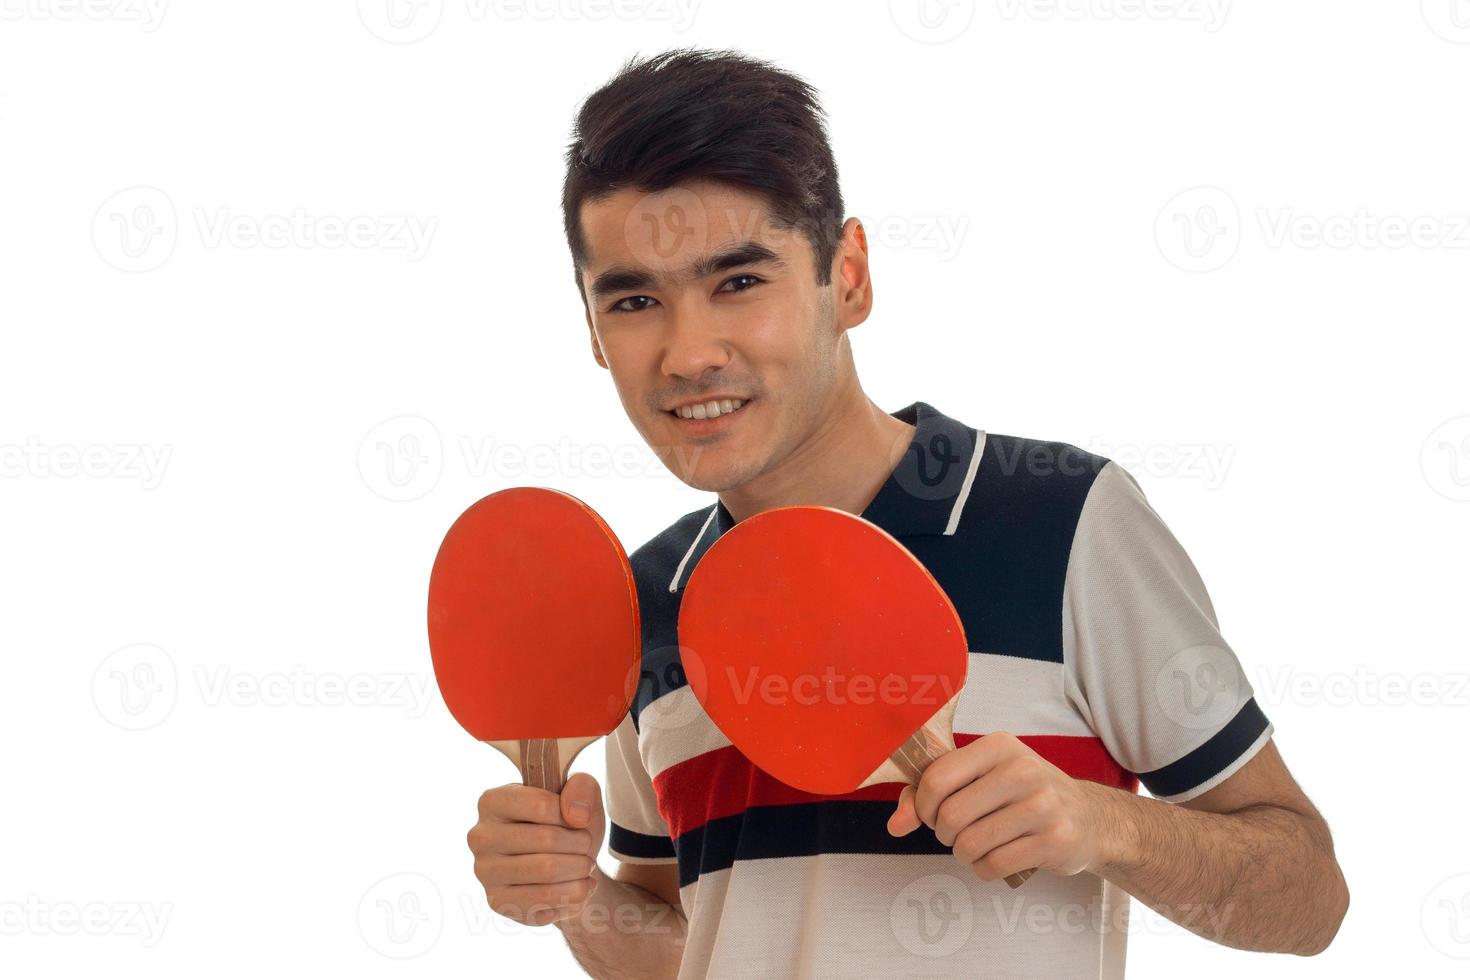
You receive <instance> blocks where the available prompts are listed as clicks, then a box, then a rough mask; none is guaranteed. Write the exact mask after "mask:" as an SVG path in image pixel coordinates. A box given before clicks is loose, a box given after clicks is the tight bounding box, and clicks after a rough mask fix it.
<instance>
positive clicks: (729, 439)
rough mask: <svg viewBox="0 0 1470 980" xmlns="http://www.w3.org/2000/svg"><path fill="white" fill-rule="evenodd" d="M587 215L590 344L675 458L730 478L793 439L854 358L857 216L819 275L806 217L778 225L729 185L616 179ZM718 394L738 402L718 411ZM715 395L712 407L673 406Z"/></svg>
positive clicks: (862, 299) (651, 434)
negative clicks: (688, 412)
mask: <svg viewBox="0 0 1470 980" xmlns="http://www.w3.org/2000/svg"><path fill="white" fill-rule="evenodd" d="M581 222H582V233H583V236H584V239H585V241H586V243H587V251H588V258H587V264H586V267H585V268H583V270H582V273H581V274H582V288H583V291H584V295H585V296H586V300H587V322H588V326H589V328H590V329H591V333H592V349H593V356H594V357H595V358H596V359H597V362H598V364H600V365H602V366H603V367H605V368H607V369H608V370H609V371H610V372H611V373H612V377H613V383H614V385H615V386H616V387H617V390H618V397H619V398H620V399H621V400H622V403H623V408H624V410H625V411H626V412H627V413H628V417H629V418H630V419H631V420H632V421H633V424H634V426H635V427H636V428H637V429H638V431H639V433H641V434H642V436H643V438H644V439H645V440H646V441H647V442H648V444H649V446H650V447H652V448H653V449H654V451H655V452H656V453H658V454H659V455H660V457H661V458H662V459H663V460H664V462H665V464H666V465H667V466H668V467H669V468H670V470H672V471H673V472H674V474H675V475H676V476H678V477H679V478H680V479H681V480H683V481H684V482H685V483H688V484H689V485H690V486H693V487H696V488H698V489H701V490H714V491H719V490H726V489H730V488H734V487H738V486H741V485H742V484H744V483H747V482H749V481H750V480H752V479H754V478H755V477H757V476H759V475H760V474H761V473H763V472H765V471H767V470H768V469H770V468H771V467H773V466H774V465H776V464H778V463H779V462H780V461H781V460H783V459H785V458H786V456H787V455H788V454H789V453H791V452H792V451H793V449H795V448H796V447H798V446H800V445H801V443H802V440H803V439H804V438H806V437H807V436H808V434H809V433H810V431H811V429H812V427H813V426H814V424H815V421H816V420H817V419H818V418H820V416H821V409H822V403H823V400H824V399H826V398H827V397H829V395H830V393H831V391H832V389H833V387H834V385H835V384H836V382H837V381H838V380H839V378H840V377H841V376H842V375H841V372H842V371H843V370H850V367H848V365H850V364H851V357H850V353H849V352H848V351H847V350H846V347H845V345H843V344H841V343H840V341H841V340H842V333H843V331H845V330H846V329H847V328H848V327H851V326H855V325H856V324H857V323H860V322H862V320H863V319H865V318H866V316H867V310H868V306H869V303H870V298H869V293H868V290H867V288H866V283H867V274H866V241H865V240H864V239H863V235H862V230H861V226H860V225H858V223H857V221H856V219H854V220H852V221H850V222H848V224H847V226H846V228H845V229H844V233H845V237H844V240H843V241H842V242H841V243H840V244H839V246H838V252H837V255H836V256H835V258H834V261H833V268H832V270H831V272H832V276H831V283H830V284H829V285H827V286H819V285H818V284H817V275H816V268H815V265H814V262H815V257H814V253H813V251H812V247H811V245H810V243H809V242H808V240H807V238H806V237H804V236H803V235H802V234H801V232H800V230H798V229H794V228H792V229H782V228H777V227H775V226H774V225H773V223H772V222H771V219H770V217H769V212H768V210H767V208H766V206H765V202H764V200H763V199H762V198H761V196H760V195H758V194H755V193H752V192H749V191H744V190H741V189H738V188H734V187H731V186H729V185H725V184H719V183H714V182H708V181H700V182H692V183H688V184H682V185H679V186H677V187H673V188H670V189H668V190H665V191H660V192H657V193H653V194H646V193H643V192H641V191H637V190H622V191H618V192H616V193H614V194H613V195H611V196H609V197H606V198H603V199H601V200H598V201H595V202H589V203H586V204H584V205H583V206H582V211H581ZM833 223H834V224H835V219H834V222H833ZM824 231H825V230H824ZM825 233H827V234H832V235H836V234H838V232H837V230H836V229H835V228H834V229H832V230H830V231H825ZM853 252H857V253H859V254H858V256H857V261H858V263H859V264H860V266H861V275H860V276H859V277H858V278H859V279H860V281H861V287H860V288H859V289H857V290H854V289H853V287H852V283H851V282H850V281H849V279H850V278H851V273H852V269H851V266H852V264H853V262H854V257H853V255H852V254H851V253H853ZM856 294H861V295H856ZM726 399H735V400H744V404H743V405H741V407H739V408H738V409H736V410H735V411H734V412H733V413H729V414H726V413H725V404H726ZM711 400H714V401H717V402H719V404H720V410H721V414H720V415H719V417H718V418H709V417H706V418H705V419H703V420H700V419H693V420H686V419H683V418H680V417H679V416H678V415H677V414H676V413H674V412H672V411H670V409H673V408H675V407H676V406H682V405H690V404H692V403H696V402H697V403H706V402H708V401H711Z"/></svg>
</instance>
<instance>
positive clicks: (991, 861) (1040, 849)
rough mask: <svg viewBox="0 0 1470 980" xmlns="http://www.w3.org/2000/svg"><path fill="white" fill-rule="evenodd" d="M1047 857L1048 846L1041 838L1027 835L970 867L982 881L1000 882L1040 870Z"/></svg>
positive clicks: (996, 849) (1000, 847)
mask: <svg viewBox="0 0 1470 980" xmlns="http://www.w3.org/2000/svg"><path fill="white" fill-rule="evenodd" d="M1045 856H1046V844H1045V843H1044V842H1043V841H1042V839H1041V838H1040V837H1036V836H1032V835H1027V836H1025V837H1018V838H1017V839H1015V840H1013V841H1011V842H1009V843H1007V844H1002V845H1001V846H999V847H997V848H995V849H994V850H992V851H991V852H990V853H988V854H986V855H984V856H983V857H981V858H980V859H979V860H977V861H975V862H974V863H972V864H971V865H970V867H971V868H973V869H974V870H975V876H976V877H977V878H979V879H980V880H981V881H999V880H1000V879H1002V878H1006V877H1009V876H1010V875H1013V874H1015V873H1016V872H1018V871H1026V870H1029V869H1031V868H1040V867H1042V865H1043V862H1044V859H1045Z"/></svg>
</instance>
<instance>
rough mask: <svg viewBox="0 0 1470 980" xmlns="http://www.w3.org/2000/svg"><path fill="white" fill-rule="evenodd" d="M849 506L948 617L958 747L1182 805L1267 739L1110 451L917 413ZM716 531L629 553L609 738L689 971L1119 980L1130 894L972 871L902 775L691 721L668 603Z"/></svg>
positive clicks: (608, 785)
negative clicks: (956, 645)
mask: <svg viewBox="0 0 1470 980" xmlns="http://www.w3.org/2000/svg"><path fill="white" fill-rule="evenodd" d="M892 414H893V415H894V416H895V417H896V418H899V419H902V420H903V421H905V422H908V423H910V424H912V425H914V426H915V427H916V428H915V431H914V434H913V438H912V440H911V442H910V445H909V448H908V451H907V452H906V454H905V455H904V457H903V458H902V460H901V461H900V462H899V463H898V464H897V466H896V467H895V468H894V470H893V472H892V473H890V475H889V477H888V479H887V481H886V482H885V483H884V484H883V486H882V487H881V489H880V490H879V491H878V494H877V496H876V497H875V498H874V499H873V501H872V502H871V503H870V504H869V505H868V507H867V509H866V510H864V511H863V514H862V516H863V517H864V518H866V519H867V520H869V521H872V522H873V523H875V524H877V525H878V526H879V527H881V528H883V529H884V530H886V531H887V532H888V533H889V534H891V535H893V536H894V537H895V538H897V539H898V540H899V541H900V542H902V543H903V544H904V546H905V547H907V548H908V549H909V550H910V551H911V552H912V553H913V554H914V555H915V557H917V558H918V559H919V560H920V561H921V562H923V563H924V565H925V566H926V567H927V568H928V569H929V571H930V573H931V574H932V575H933V576H934V578H935V579H936V580H937V581H938V582H939V584H940V586H942V587H943V589H944V590H945V592H946V593H947V594H948V595H949V598H950V600H951V601H952V602H953V603H954V606H955V608H956V610H957V611H958V613H959V615H960V619H961V621H962V623H963V625H964V630H965V637H966V640H967V644H968V648H969V651H970V664H969V674H968V676H967V679H966V682H965V686H964V688H963V689H962V690H961V692H960V698H959V702H958V706H957V709H956V712H955V718H954V731H955V743H956V744H957V745H960V746H963V745H965V744H967V743H969V742H971V741H973V740H974V739H976V738H979V737H980V736H981V735H984V734H986V733H988V732H993V731H1006V732H1010V733H1011V734H1013V735H1016V736H1018V737H1019V738H1020V739H1021V741H1022V742H1024V743H1025V744H1027V745H1028V746H1030V747H1031V748H1032V749H1033V750H1035V751H1036V752H1037V753H1038V754H1039V755H1041V756H1042V757H1044V758H1046V759H1047V760H1048V761H1050V762H1051V763H1052V764H1054V765H1056V766H1057V767H1058V768H1060V769H1062V770H1063V771H1065V772H1067V773H1068V774H1070V775H1072V776H1074V777H1077V778H1081V779H1090V780H1094V781H1096V782H1099V783H1103V784H1105V785H1108V786H1114V787H1118V788H1120V789H1123V790H1127V791H1130V792H1136V791H1137V789H1138V787H1139V785H1140V784H1142V786H1143V787H1144V788H1145V789H1147V790H1148V791H1149V793H1151V794H1152V795H1154V796H1155V797H1158V798H1160V799H1163V800H1167V801H1173V802H1178V801H1183V800H1187V799H1190V798H1191V797H1194V796H1196V795H1198V794H1200V793H1203V792H1204V791H1206V790H1208V789H1209V788H1211V787H1213V786H1214V785H1216V784H1217V783H1219V782H1220V781H1221V780H1223V779H1225V778H1226V777H1227V776H1229V775H1230V774H1231V773H1233V772H1235V771H1236V770H1237V769H1238V768H1240V767H1241V766H1242V765H1244V764H1245V762H1246V761H1247V760H1248V759H1250V758H1251V756H1253V755H1254V754H1255V753H1256V751H1257V750H1258V749H1259V748H1260V747H1261V746H1262V745H1263V744H1265V742H1266V740H1267V739H1268V738H1269V737H1270V736H1271V732H1272V727H1271V724H1270V722H1269V721H1268V720H1267V719H1266V717H1265V715H1264V714H1263V713H1262V711H1261V709H1260V708H1259V707H1258V706H1257V704H1256V702H1255V699H1254V697H1253V692H1252V690H1251V688H1250V685H1249V684H1248V682H1247V681H1246V679H1245V676H1244V673H1243V672H1242V670H1241V668H1240V664H1239V662H1238V661H1237V659H1236V657H1235V654H1234V653H1233V652H1232V651H1231V649H1230V647H1229V646H1228V645H1227V644H1226V642H1225V640H1224V639H1223V638H1222V636H1221V635H1220V631H1219V629H1218V626H1217V623H1216V618H1215V612H1214V608H1213V607H1212V605H1211V603H1210V599H1209V596H1208V595H1207V594H1206V592H1205V587H1204V584H1203V582H1202V581H1201V580H1200V577H1199V575H1198V573H1197V572H1196V571H1195V568H1194V566H1193V564H1192V563H1191V562H1190V560H1189V558H1188V556H1187V555H1186V554H1185V553H1184V550H1183V549H1182V548H1181V547H1180V545H1179V543H1178V542H1177V541H1176V540H1175V538H1174V536H1173V535H1172V534H1171V533H1170V532H1169V530H1168V528H1167V527H1166V526H1165V525H1164V522H1163V521H1162V520H1161V519H1160V518H1159V516H1158V515H1157V514H1156V513H1155V512H1154V510H1153V509H1152V508H1151V507H1150V506H1149V504H1148V503H1147V501H1146V500H1145V498H1144V495H1143V493H1142V491H1141V490H1140V489H1139V486H1138V484H1137V483H1136V482H1135V481H1134V479H1133V477H1132V476H1130V475H1129V474H1128V472H1127V471H1126V470H1124V469H1122V468H1121V467H1120V466H1119V465H1118V464H1117V463H1115V462H1112V461H1110V460H1108V459H1105V458H1103V457H1100V456H1096V455H1094V454H1091V453H1087V452H1084V451H1083V450H1081V449H1078V448H1077V447H1075V446H1071V445H1067V444H1065V443H1056V442H1040V441H1035V440H1030V439H1022V438H1017V437H1014V436H1005V435H998V434H995V433H986V432H984V431H978V430H976V429H973V428H970V427H969V426H967V425H964V424H963V423H961V422H959V421H957V420H956V419H954V418H951V417H949V416H947V415H945V414H943V413H942V412H940V411H938V410H937V409H935V408H934V407H933V406H931V405H929V404H927V403H925V402H915V403H914V404H912V405H909V406H908V407H907V408H903V409H900V410H899V411H896V412H893V413H892ZM733 525H734V521H733V519H732V518H731V515H730V513H729V511H728V510H726V509H725V506H724V504H722V503H720V502H719V501H718V500H717V501H716V502H715V504H714V505H712V506H707V507H703V508H701V509H699V510H696V511H693V512H691V513H689V514H686V515H684V516H683V517H682V518H680V519H679V520H678V521H676V522H674V524H673V525H671V526H670V527H668V528H667V529H666V530H664V531H662V532H661V533H659V534H658V535H657V536H655V537H654V538H653V539H652V540H650V541H649V542H647V543H646V544H644V545H643V546H642V547H641V548H639V549H638V550H637V551H636V552H634V553H633V555H632V556H631V561H632V565H633V571H634V575H635V578H636V581H637V587H638V601H639V603H640V610H641V619H642V629H643V664H642V676H641V681H640V685H639V689H638V692H637V696H636V698H635V699H634V703H633V706H632V708H631V709H630V710H629V713H628V716H627V717H626V718H624V719H623V722H622V724H621V725H620V726H619V727H618V728H617V730H616V731H615V732H614V734H613V735H612V736H610V737H609V739H608V742H607V776H606V782H605V789H606V803H607V813H608V819H609V832H608V849H609V851H610V852H611V853H612V855H613V856H614V857H615V858H617V859H618V860H620V861H626V862H631V863H672V864H676V865H677V867H678V873H679V886H680V898H681V902H682V904H683V908H684V914H685V916H686V917H687V919H688V925H689V928H688V936H687V941H686V945H685V948H684V954H683V963H682V967H681V970H680V974H679V976H680V977H681V978H686V977H703V976H711V977H911V976H972V977H978V976H985V977H995V976H1004V977H1020V976H1028V977H1030V976H1034V977H1117V976H1121V975H1122V973H1123V963H1124V952H1125V947H1126V941H1127V934H1128V922H1127V915H1128V902H1129V899H1128V896H1127V894H1126V893H1124V892H1123V891H1122V890H1121V889H1119V888H1118V887H1117V886H1115V885H1113V884H1112V883H1110V882H1108V881H1105V880H1103V879H1101V878H1099V877H1097V876H1095V875H1091V874H1086V873H1084V874H1078V875H1073V876H1063V875H1055V874H1052V873H1050V872H1046V871H1040V872H1037V874H1036V875H1035V876H1033V877H1032V878H1031V880H1030V881H1028V882H1027V883H1026V884H1025V885H1023V886H1022V887H1021V888H1019V889H1016V890H1014V891H1012V890H1011V889H1010V888H1008V887H1007V886H1006V885H1005V884H1004V883H1002V882H984V881H981V880H980V879H978V878H977V877H976V876H975V875H974V873H973V871H972V870H971V869H970V868H969V867H968V866H966V865H961V864H958V863H956V861H955V859H954V856H953V854H952V853H951V851H950V849H949V848H947V847H945V846H944V845H943V844H941V843H940V842H939V840H938V839H937V838H936V837H935V836H934V832H933V831H932V830H931V829H929V828H928V827H924V826H921V827H919V829H917V830H915V831H914V832H913V833H911V834H908V835H907V836H904V837H893V836H891V835H890V834H889V833H888V830H887V827H886V823H887V820H888V817H889V815H890V814H891V813H892V812H893V809H894V806H895V804H896V801H897V799H898V796H899V792H900V790H901V788H902V786H901V784H899V783H883V784H879V785H876V786H870V787H865V788H863V789H861V790H858V791H857V792H854V793H849V794H847V795H844V796H818V795H813V794H809V793H804V792H801V791H799V790H795V789H792V788H790V787H788V786H786V785H784V784H782V783H780V782H778V781H777V780H775V779H774V778H772V777H770V776H768V775H767V774H765V773H764V772H762V771H761V770H759V769H757V768H756V767H755V766H753V765H752V764H751V763H750V761H749V760H747V759H746V758H745V757H744V756H743V755H742V754H741V753H740V751H739V750H738V749H736V748H735V747H733V746H732V745H731V744H730V742H729V740H728V739H727V738H725V737H724V735H723V734H722V733H721V732H720V731H719V729H717V728H716V727H715V726H714V724H713V723H712V722H711V721H710V719H709V717H708V716H707V715H705V713H704V711H703V709H702V708H701V706H700V704H699V702H698V701H697V700H695V698H694V695H693V692H692V691H691V690H690V688H689V687H688V685H687V684H686V683H685V677H684V672H683V669H682V667H681V664H680V659H679V644H678V636H677V623H678V613H679V601H680V598H681V596H682V593H683V589H684V586H685V584H686V583H687V582H688V581H689V576H690V573H691V572H693V570H694V568H695V566H696V565H697V564H698V562H699V560H700V557H701V556H702V555H703V554H704V553H705V552H706V551H707V550H708V549H709V547H710V545H711V544H713V543H714V541H715V540H716V539H718V538H719V536H720V535H721V534H723V533H724V532H726V531H728V530H729V529H730V528H731V527H732V526H733Z"/></svg>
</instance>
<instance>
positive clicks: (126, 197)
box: [92, 186, 179, 272]
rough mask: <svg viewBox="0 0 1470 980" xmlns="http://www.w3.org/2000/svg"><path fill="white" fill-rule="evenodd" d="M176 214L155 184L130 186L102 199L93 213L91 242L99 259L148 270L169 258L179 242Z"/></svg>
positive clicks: (122, 267)
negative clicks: (153, 185)
mask: <svg viewBox="0 0 1470 980" xmlns="http://www.w3.org/2000/svg"><path fill="white" fill-rule="evenodd" d="M178 238H179V217H178V213H177V212H176V211H175V210H174V203H173V201H172V200H170V199H169V196H168V195H167V194H165V193H164V192H163V191H161V190H159V189H158V188H157V187H144V186H138V187H129V188H126V189H124V190H120V191H118V192H117V193H116V194H114V195H112V196H111V197H109V198H108V199H107V200H105V201H103V202H102V206H101V207H99V208H98V209H97V213H96V214H95V215H93V216H92V244H93V245H94V246H95V247H96V249H97V254H98V255H100V256H102V260H103V261H104V262H106V263H107V264H108V265H110V266H112V267H113V268H114V269H119V270H121V271H123V272H148V271H150V270H152V269H156V268H158V267H159V266H161V265H163V263H165V262H167V261H168V257H169V256H170V255H172V254H173V253H174V246H175V245H176V244H178Z"/></svg>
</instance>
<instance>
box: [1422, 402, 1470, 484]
mask: <svg viewBox="0 0 1470 980" xmlns="http://www.w3.org/2000/svg"><path fill="white" fill-rule="evenodd" d="M1419 468H1420V470H1421V471H1422V472H1423V473H1424V480H1425V482H1427V483H1428V484H1429V486H1430V488H1431V489H1432V490H1433V491H1434V492H1435V493H1437V494H1439V495H1440V496H1441V497H1446V498H1448V499H1450V500H1462V501H1463V500H1470V415H1461V416H1459V417H1458V418H1453V419H1449V420H1448V421H1446V422H1442V423H1440V424H1439V425H1438V426H1436V427H1435V430H1434V431H1433V432H1431V433H1429V438H1427V439H1425V440H1424V447H1423V449H1421V450H1420V451H1419Z"/></svg>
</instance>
